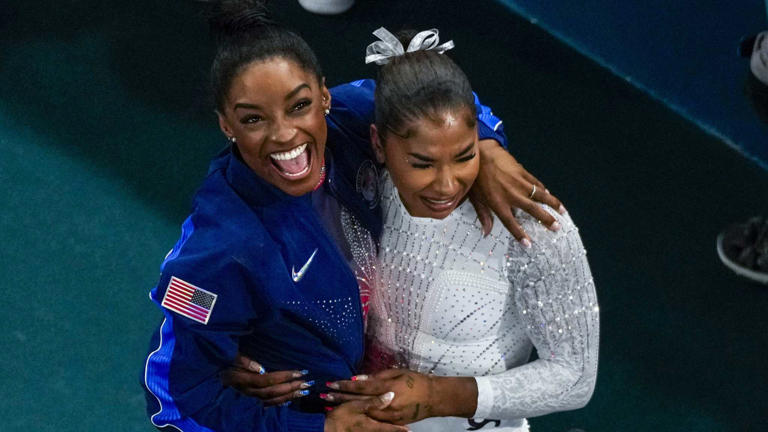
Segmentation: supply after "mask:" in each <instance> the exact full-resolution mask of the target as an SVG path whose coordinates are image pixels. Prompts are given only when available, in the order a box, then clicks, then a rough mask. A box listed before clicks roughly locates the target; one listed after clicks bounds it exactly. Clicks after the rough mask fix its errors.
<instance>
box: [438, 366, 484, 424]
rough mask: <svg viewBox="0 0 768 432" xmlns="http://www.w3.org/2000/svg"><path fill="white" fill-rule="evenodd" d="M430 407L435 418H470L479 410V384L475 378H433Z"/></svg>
mask: <svg viewBox="0 0 768 432" xmlns="http://www.w3.org/2000/svg"><path fill="white" fill-rule="evenodd" d="M431 379H432V380H433V385H432V386H431V388H430V392H429V394H430V405H431V406H432V410H433V417H464V418H469V417H472V416H473V415H474V414H475V411H476V410H477V383H476V382H475V379H474V378H473V377H437V376H434V375H433V376H431Z"/></svg>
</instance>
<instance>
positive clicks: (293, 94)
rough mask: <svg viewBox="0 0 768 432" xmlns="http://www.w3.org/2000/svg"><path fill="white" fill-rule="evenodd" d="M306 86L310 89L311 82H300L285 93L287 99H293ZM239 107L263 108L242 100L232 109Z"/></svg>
mask: <svg viewBox="0 0 768 432" xmlns="http://www.w3.org/2000/svg"><path fill="white" fill-rule="evenodd" d="M305 88H307V89H309V88H310V87H309V84H307V83H301V84H299V85H298V86H296V88H295V89H293V90H291V91H290V92H288V94H287V95H285V100H289V99H291V98H292V97H294V96H296V93H298V92H300V91H301V90H303V89H305ZM238 108H245V109H255V110H258V109H261V107H260V106H258V105H256V104H251V103H244V102H241V103H236V104H235V107H234V108H233V109H232V110H233V111H235V110H237V109H238Z"/></svg>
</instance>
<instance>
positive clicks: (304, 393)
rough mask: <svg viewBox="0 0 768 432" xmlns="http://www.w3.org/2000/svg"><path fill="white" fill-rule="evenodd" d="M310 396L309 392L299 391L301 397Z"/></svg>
mask: <svg viewBox="0 0 768 432" xmlns="http://www.w3.org/2000/svg"><path fill="white" fill-rule="evenodd" d="M308 394H309V390H299V395H300V396H306V395H308Z"/></svg>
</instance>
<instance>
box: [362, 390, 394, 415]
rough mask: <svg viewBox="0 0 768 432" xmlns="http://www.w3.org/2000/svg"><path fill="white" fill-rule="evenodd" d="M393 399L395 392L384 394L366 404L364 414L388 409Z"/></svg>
mask: <svg viewBox="0 0 768 432" xmlns="http://www.w3.org/2000/svg"><path fill="white" fill-rule="evenodd" d="M394 399H395V392H386V393H384V394H382V395H380V396H379V397H375V398H373V399H371V400H369V401H367V402H366V403H367V404H368V405H367V408H366V412H367V411H368V410H370V409H380V410H383V409H384V408H386V407H388V406H389V404H391V403H392V401H393V400H394Z"/></svg>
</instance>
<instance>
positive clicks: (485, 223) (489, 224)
mask: <svg viewBox="0 0 768 432" xmlns="http://www.w3.org/2000/svg"><path fill="white" fill-rule="evenodd" d="M469 202H471V203H472V205H473V206H474V207H475V213H477V219H478V220H479V221H480V226H481V230H482V231H483V236H487V235H488V234H490V233H491V230H492V229H493V217H492V216H491V209H490V208H488V206H487V205H485V204H483V203H482V202H481V201H480V200H479V199H478V198H477V197H475V195H474V194H472V195H470V196H469Z"/></svg>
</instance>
